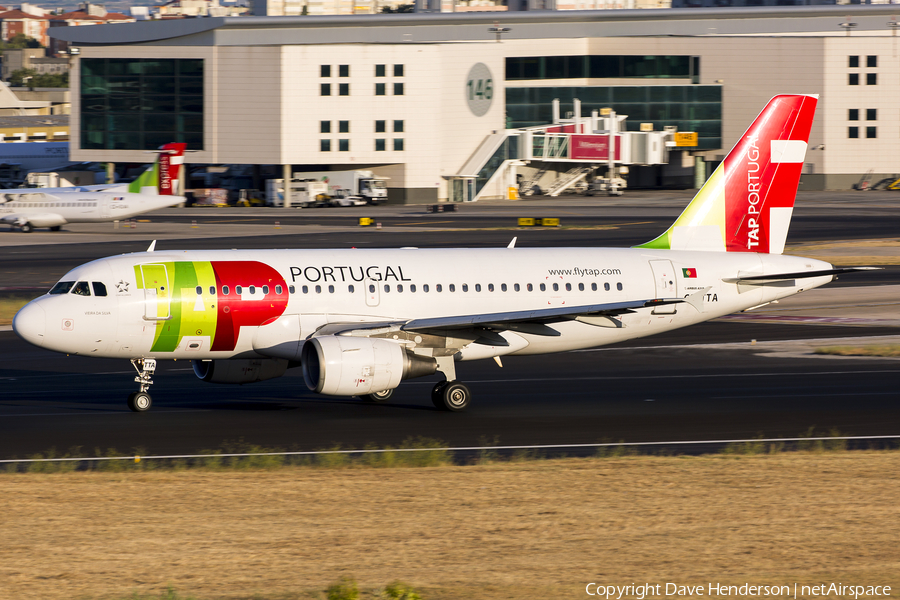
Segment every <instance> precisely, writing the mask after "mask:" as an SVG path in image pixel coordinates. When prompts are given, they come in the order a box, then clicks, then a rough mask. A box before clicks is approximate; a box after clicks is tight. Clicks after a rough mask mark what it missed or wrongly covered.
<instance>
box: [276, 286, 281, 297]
mask: <svg viewBox="0 0 900 600" xmlns="http://www.w3.org/2000/svg"><path fill="white" fill-rule="evenodd" d="M281 289H282V288H281V286H280V285H276V286H275V293H276V294H278V295H281Z"/></svg>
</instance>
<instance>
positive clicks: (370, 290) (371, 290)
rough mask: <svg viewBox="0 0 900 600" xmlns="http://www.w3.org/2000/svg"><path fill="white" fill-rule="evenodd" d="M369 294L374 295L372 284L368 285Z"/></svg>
mask: <svg viewBox="0 0 900 600" xmlns="http://www.w3.org/2000/svg"><path fill="white" fill-rule="evenodd" d="M369 293H370V294H374V293H375V286H374V285H372V284H369Z"/></svg>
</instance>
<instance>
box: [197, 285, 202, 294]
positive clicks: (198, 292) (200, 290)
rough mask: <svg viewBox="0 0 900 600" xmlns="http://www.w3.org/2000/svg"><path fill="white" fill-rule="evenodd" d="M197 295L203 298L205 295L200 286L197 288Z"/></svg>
mask: <svg viewBox="0 0 900 600" xmlns="http://www.w3.org/2000/svg"><path fill="white" fill-rule="evenodd" d="M197 295H198V296H202V295H203V288H202V287H200V286H199V285H198V286H197Z"/></svg>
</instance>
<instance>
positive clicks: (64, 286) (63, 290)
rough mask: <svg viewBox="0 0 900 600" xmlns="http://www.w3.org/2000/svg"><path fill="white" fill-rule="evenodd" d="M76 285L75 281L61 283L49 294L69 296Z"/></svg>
mask: <svg viewBox="0 0 900 600" xmlns="http://www.w3.org/2000/svg"><path fill="white" fill-rule="evenodd" d="M73 285H75V282H74V281H60V282H58V283H57V284H56V285H54V286H53V288H52V289H51V290H50V291H49V292H47V293H48V294H68V293H69V290H71V289H72V286H73Z"/></svg>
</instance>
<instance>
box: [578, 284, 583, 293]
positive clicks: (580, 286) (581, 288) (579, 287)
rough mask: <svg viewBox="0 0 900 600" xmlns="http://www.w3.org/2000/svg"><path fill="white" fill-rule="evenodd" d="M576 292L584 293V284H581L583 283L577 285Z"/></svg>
mask: <svg viewBox="0 0 900 600" xmlns="http://www.w3.org/2000/svg"><path fill="white" fill-rule="evenodd" d="M578 291H579V292H583V291H584V284H583V283H579V284H578Z"/></svg>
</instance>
